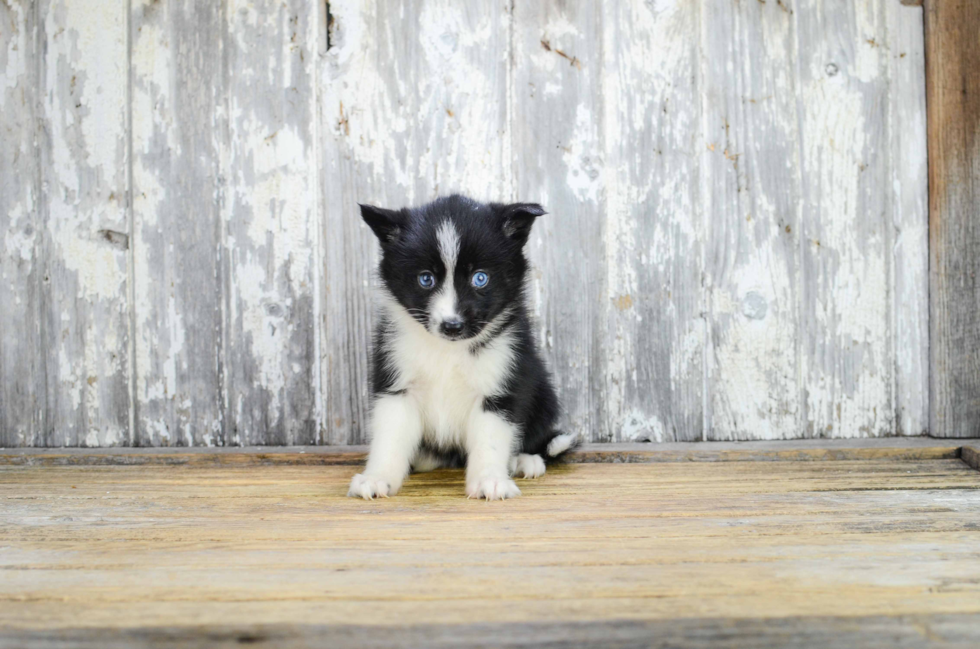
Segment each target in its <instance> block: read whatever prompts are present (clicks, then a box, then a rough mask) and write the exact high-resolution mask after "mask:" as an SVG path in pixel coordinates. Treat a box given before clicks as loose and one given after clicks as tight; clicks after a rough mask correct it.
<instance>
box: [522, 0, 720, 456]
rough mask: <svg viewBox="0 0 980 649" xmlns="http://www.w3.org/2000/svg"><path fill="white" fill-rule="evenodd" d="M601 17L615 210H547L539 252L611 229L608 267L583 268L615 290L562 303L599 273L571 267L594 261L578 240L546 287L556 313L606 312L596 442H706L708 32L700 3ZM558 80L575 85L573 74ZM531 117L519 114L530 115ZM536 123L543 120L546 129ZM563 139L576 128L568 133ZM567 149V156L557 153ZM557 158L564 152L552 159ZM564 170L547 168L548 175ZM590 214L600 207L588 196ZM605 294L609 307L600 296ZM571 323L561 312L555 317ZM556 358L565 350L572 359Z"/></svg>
mask: <svg viewBox="0 0 980 649" xmlns="http://www.w3.org/2000/svg"><path fill="white" fill-rule="evenodd" d="M601 16H602V20H601V23H602V24H601V30H602V46H601V50H600V51H601V55H602V65H603V68H602V70H601V79H595V78H593V79H592V83H595V84H599V85H600V87H601V91H602V98H603V99H602V102H601V111H602V115H601V119H602V123H601V128H602V137H603V142H602V146H603V147H604V152H605V153H604V155H603V160H602V161H601V163H602V167H603V168H604V169H605V171H604V175H603V176H601V178H600V179H597V181H599V180H601V182H602V183H603V188H604V192H605V193H604V196H605V215H604V216H603V217H601V218H600V217H599V216H598V214H596V215H592V214H589V215H586V214H585V213H584V212H580V213H579V214H578V215H577V216H573V214H571V213H567V212H566V211H562V212H558V213H556V214H555V215H554V217H548V218H553V222H551V221H549V222H546V223H543V224H546V225H547V226H550V229H547V228H546V231H547V232H548V237H547V238H542V239H540V240H539V241H540V242H541V245H543V250H539V258H540V257H541V255H542V254H543V252H544V250H548V249H551V248H552V247H555V248H556V249H557V250H558V251H560V250H561V246H568V245H570V241H571V237H579V236H581V237H587V236H598V235H597V233H598V232H600V231H601V234H602V236H603V237H604V240H603V241H602V242H601V243H602V251H601V252H602V254H603V256H604V261H605V267H597V268H595V269H591V268H583V269H582V270H583V271H586V272H590V273H591V272H595V273H596V274H598V275H599V276H600V277H601V284H604V285H603V286H602V287H601V293H600V294H599V295H598V296H597V297H596V296H593V295H591V294H590V297H589V298H588V300H585V299H582V298H578V299H576V300H574V305H573V306H560V305H561V304H562V303H561V302H560V300H566V299H567V296H570V295H572V294H573V293H576V292H578V291H579V290H580V287H576V286H575V285H574V283H575V282H583V281H596V280H592V279H587V278H583V277H581V276H578V275H576V273H578V272H579V271H578V270H576V271H575V272H573V273H571V274H570V273H569V272H568V268H569V267H570V266H572V265H574V266H579V265H581V264H582V261H581V260H582V257H580V256H579V253H578V252H577V249H575V248H571V249H566V250H571V251H573V252H572V254H573V255H574V256H575V257H576V261H574V262H569V261H564V260H563V261H559V259H560V258H556V259H553V260H551V261H550V263H551V267H550V268H551V270H550V272H549V274H548V275H547V276H546V277H544V278H542V280H541V282H539V284H540V286H541V290H542V291H544V292H545V293H544V294H545V295H553V297H552V298H550V299H553V300H557V301H558V302H557V303H556V304H555V305H554V306H551V307H549V308H551V309H555V308H562V309H567V308H575V309H579V308H581V309H591V310H598V323H599V324H598V328H597V329H596V330H594V331H593V333H592V335H594V336H596V340H595V343H594V344H595V346H596V350H595V352H594V359H595V361H596V362H595V363H594V364H592V365H590V367H589V371H590V372H591V374H592V375H593V378H592V380H591V381H592V385H593V389H594V390H595V391H596V394H595V395H594V396H593V397H592V408H593V409H594V411H595V414H594V418H593V423H592V428H591V430H589V431H588V432H589V434H590V436H591V438H592V439H593V440H606V439H614V440H617V441H644V440H648V441H657V442H665V441H671V440H695V439H700V438H701V436H702V424H703V398H704V388H705V386H704V373H703V369H704V367H703V360H704V359H703V353H704V320H703V318H702V315H703V310H704V295H703V289H702V278H701V274H702V273H701V271H702V263H703V259H702V255H703V245H704V240H705V233H704V227H703V219H702V213H701V209H702V208H701V195H700V189H699V178H698V160H697V158H696V157H695V156H692V155H691V151H692V150H694V149H696V147H698V146H699V143H700V140H701V124H700V121H699V120H698V113H697V111H696V110H692V109H691V107H692V106H697V105H698V104H699V80H698V75H697V69H698V59H699V56H700V55H699V50H698V41H697V39H696V38H692V37H691V36H692V35H693V34H697V32H698V19H699V8H698V4H697V3H691V2H689V3H666V4H663V5H660V4H656V3H646V4H641V3H636V2H625V1H619V0H610V1H609V2H606V3H605V5H604V6H603V9H602V13H601ZM586 39H587V37H586ZM530 46H532V48H533V43H531V45H530ZM556 47H557V45H556ZM576 51H577V50H576ZM547 54H549V53H548V52H547V51H545V52H543V53H541V54H535V56H536V57H543V55H547ZM543 58H544V59H545V61H546V62H547V64H548V65H556V64H557V65H558V68H557V71H558V72H560V73H561V74H562V75H564V76H565V77H572V78H577V77H578V76H580V74H581V72H583V71H578V70H577V69H575V68H574V66H567V67H568V68H569V69H564V70H563V69H562V66H561V65H560V64H561V62H560V61H555V60H549V59H548V58H547V57H543ZM518 60H521V61H523V60H524V59H518ZM588 63H591V62H588ZM585 64H586V63H582V65H585ZM553 83H554V82H553V81H550V80H549V81H545V83H544V88H543V89H539V92H542V91H543V93H544V95H545V96H546V97H549V96H550V95H549V93H550V92H551V91H550V90H548V88H549V84H553ZM559 83H560V84H561V87H562V88H565V87H568V82H567V81H560V82H559ZM519 90H520V86H519ZM580 92H584V91H580ZM563 97H564V95H558V96H556V97H554V99H548V100H546V101H547V103H545V104H543V105H542V107H541V108H538V106H539V105H540V104H541V101H542V100H540V99H537V98H535V100H534V103H531V101H530V100H528V105H527V106H525V107H524V108H522V109H521V111H527V110H534V109H537V110H541V113H540V115H541V117H540V118H539V119H541V120H542V121H545V120H550V119H551V115H552V113H551V110H552V107H551V106H550V102H552V101H556V102H561V101H564V99H563ZM572 108H574V109H575V110H576V111H577V110H578V108H576V107H575V106H574V105H570V106H569V107H566V108H564V109H563V110H571V109H572ZM521 111H518V114H524V113H523V112H521ZM528 126H529V128H535V129H537V128H538V125H537V124H535V123H531V124H529V125H528ZM552 137H562V138H565V137H566V136H565V135H563V134H562V133H561V132H556V133H554V134H553V135H552ZM545 145H546V143H545V142H541V143H540V144H539V146H542V147H544V146H545ZM582 146H591V144H590V143H588V142H585V143H583V144H582ZM551 149H554V147H551ZM531 153H533V152H532V151H529V152H528V153H527V154H523V156H522V157H527V156H528V154H531ZM559 153H561V152H560V151H557V150H555V151H554V152H553V154H549V155H552V157H554V156H555V155H557V154H559ZM560 157H561V158H562V161H563V162H564V163H567V162H568V161H572V162H575V158H573V157H570V156H569V155H561V156H560ZM555 163H557V160H553V161H552V162H551V164H555ZM554 168H555V167H549V166H547V165H543V166H542V167H541V171H540V173H541V174H542V177H541V178H539V179H538V180H537V182H542V181H543V180H544V178H545V177H546V176H547V174H548V173H549V170H553V169H554ZM600 170H601V169H600ZM572 178H576V177H575V176H574V175H573V176H572ZM549 195H550V191H549ZM570 198H571V199H575V196H574V195H573V196H572V197H570ZM600 207H601V206H600ZM580 209H581V210H583V211H584V210H591V209H592V208H591V207H590V206H589V205H588V204H585V205H582V207H581V208H580ZM571 218H578V219H583V220H585V221H586V222H589V221H598V220H604V221H605V224H604V226H603V227H602V228H598V229H595V226H594V225H587V224H583V227H588V228H593V229H590V230H587V231H584V232H583V231H569V228H568V225H567V223H566V221H567V220H569V219H571ZM564 237H569V239H565V238H564ZM590 252H592V251H590ZM542 259H543V258H542ZM569 259H570V258H569ZM544 282H548V283H550V284H549V285H545V284H544ZM593 298H595V299H597V300H598V301H597V302H591V300H592V299H593ZM573 315H574V317H575V318H576V319H575V320H574V321H569V322H568V323H567V325H560V326H562V327H566V326H567V327H569V328H571V327H582V328H583V334H584V333H587V332H588V329H587V325H586V317H587V313H586V312H585V311H582V312H578V311H576V312H575V313H574V314H573ZM562 318H564V315H559V316H558V318H557V319H556V321H560V320H561V319H562ZM565 331H568V329H565ZM566 336H567V334H566ZM553 354H556V356H555V358H557V359H561V358H563V354H561V353H557V352H553ZM572 358H573V359H574V357H572ZM559 362H560V361H559ZM566 362H567V361H566ZM556 369H558V370H559V373H563V374H571V375H572V376H569V377H565V378H564V379H563V380H564V381H565V382H566V383H568V381H569V380H570V379H572V378H574V375H575V374H578V373H580V372H582V370H580V369H575V368H573V367H566V366H563V365H560V364H559V365H556ZM573 387H574V386H573ZM566 394H567V395H568V396H566V397H565V402H566V405H572V406H574V405H575V400H576V399H580V398H581V393H577V392H572V393H566Z"/></svg>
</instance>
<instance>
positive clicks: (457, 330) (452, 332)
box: [439, 320, 463, 336]
mask: <svg viewBox="0 0 980 649" xmlns="http://www.w3.org/2000/svg"><path fill="white" fill-rule="evenodd" d="M439 328H440V329H442V333H444V334H446V335H447V336H458V335H459V334H461V333H462V332H463V321H462V320H444V321H443V323H442V324H441V325H439Z"/></svg>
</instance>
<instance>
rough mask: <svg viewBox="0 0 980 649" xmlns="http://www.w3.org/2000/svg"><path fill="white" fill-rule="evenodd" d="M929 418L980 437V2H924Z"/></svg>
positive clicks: (936, 429) (948, 430)
mask: <svg viewBox="0 0 980 649" xmlns="http://www.w3.org/2000/svg"><path fill="white" fill-rule="evenodd" d="M925 8H926V23H925V41H926V88H927V96H928V105H929V118H928V123H929V237H930V241H929V254H930V257H929V287H930V292H929V296H930V298H929V304H930V348H929V349H930V367H931V381H930V416H929V426H930V430H931V431H933V434H935V435H939V436H943V437H976V436H978V435H980V282H978V281H977V275H978V273H980V221H978V219H977V205H978V203H980V137H978V133H980V43H978V36H977V34H978V31H977V25H978V24H980V5H977V3H976V2H971V1H970V0H945V1H944V2H935V1H933V0H929V1H928V2H926V5H925Z"/></svg>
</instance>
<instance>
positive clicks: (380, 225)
mask: <svg viewBox="0 0 980 649" xmlns="http://www.w3.org/2000/svg"><path fill="white" fill-rule="evenodd" d="M358 205H360V206H361V218H362V219H364V222H365V223H367V224H368V225H369V226H371V229H372V230H374V234H375V236H376V237H378V240H379V241H380V242H381V245H385V244H389V243H392V242H393V241H397V240H398V237H399V236H400V235H401V233H402V228H403V227H404V226H405V214H404V212H403V211H401V210H397V211H396V210H386V209H383V208H380V207H375V206H373V205H363V204H361V203H358Z"/></svg>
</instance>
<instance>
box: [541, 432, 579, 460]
mask: <svg viewBox="0 0 980 649" xmlns="http://www.w3.org/2000/svg"><path fill="white" fill-rule="evenodd" d="M584 441H585V440H584V439H583V438H582V436H581V435H579V434H577V433H558V434H557V435H555V436H554V437H553V438H551V441H550V442H548V448H547V449H546V450H545V454H546V455H547V459H548V461H549V462H555V461H561V460H562V459H564V457H565V456H566V455H567V454H568V453H569V452H570V451H574V450H575V449H577V448H578V447H579V446H581V445H582V443H583V442H584Z"/></svg>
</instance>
